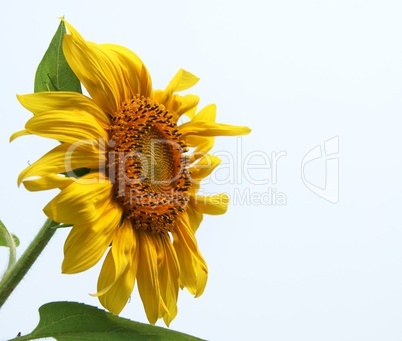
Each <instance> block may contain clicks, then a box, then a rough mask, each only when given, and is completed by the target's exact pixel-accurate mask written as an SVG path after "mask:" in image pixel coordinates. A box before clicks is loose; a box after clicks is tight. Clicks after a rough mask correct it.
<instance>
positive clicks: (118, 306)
mask: <svg viewBox="0 0 402 341" xmlns="http://www.w3.org/2000/svg"><path fill="white" fill-rule="evenodd" d="M138 255H139V252H138V247H137V239H136V236H135V234H134V231H133V228H132V225H131V222H130V221H129V220H127V219H126V220H125V221H124V222H123V224H122V225H121V227H120V228H119V229H118V230H117V231H116V233H115V235H114V237H113V244H112V248H111V250H110V251H109V253H108V255H107V256H106V259H105V262H104V263H103V266H102V270H101V273H100V275H99V279H98V293H97V296H99V301H100V302H101V304H102V305H103V306H104V307H105V308H107V309H108V310H110V311H111V312H112V313H114V314H119V313H120V312H121V311H122V310H123V308H124V306H125V305H126V303H127V301H128V299H129V297H130V295H131V293H132V291H133V288H134V283H135V277H136V275H137V267H138Z"/></svg>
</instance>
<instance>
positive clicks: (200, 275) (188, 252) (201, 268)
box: [172, 213, 208, 297]
mask: <svg viewBox="0 0 402 341" xmlns="http://www.w3.org/2000/svg"><path fill="white" fill-rule="evenodd" d="M172 234H173V240H174V242H173V246H174V249H175V251H176V254H177V258H178V260H179V263H180V281H181V284H182V285H183V286H184V287H186V288H187V289H188V291H189V292H190V293H191V294H193V295H195V297H198V296H200V295H201V294H202V293H203V291H204V289H205V285H206V283H207V278H208V268H207V264H206V263H205V260H204V258H203V257H202V255H201V253H200V251H199V250H198V246H197V241H196V239H195V236H194V233H193V231H192V228H191V224H190V222H189V217H188V215H187V214H186V213H184V214H182V215H181V216H180V217H179V218H178V226H176V228H175V229H174V230H173V232H172Z"/></svg>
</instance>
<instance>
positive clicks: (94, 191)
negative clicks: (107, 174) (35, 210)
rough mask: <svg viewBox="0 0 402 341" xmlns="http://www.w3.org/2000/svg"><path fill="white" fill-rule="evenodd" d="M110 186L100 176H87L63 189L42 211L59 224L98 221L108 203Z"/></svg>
mask: <svg viewBox="0 0 402 341" xmlns="http://www.w3.org/2000/svg"><path fill="white" fill-rule="evenodd" d="M112 186H113V185H112V184H111V183H110V182H109V181H108V180H107V179H104V178H103V175H102V174H98V173H90V174H87V175H85V176H83V177H81V178H79V179H77V180H76V181H75V182H74V183H72V184H71V185H69V186H67V187H66V188H64V189H63V190H62V191H61V192H60V193H59V194H58V195H57V196H56V197H54V198H53V199H52V200H51V201H50V202H49V203H48V204H47V205H46V207H45V208H44V209H43V210H44V212H45V214H46V215H47V216H48V217H49V218H51V219H52V220H54V221H57V222H59V223H65V224H74V223H76V222H77V223H87V224H89V223H91V222H94V221H96V220H97V219H99V217H100V216H101V214H102V210H103V209H104V208H105V206H106V205H108V204H109V203H110V200H111V191H112Z"/></svg>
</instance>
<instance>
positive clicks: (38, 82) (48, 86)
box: [34, 21, 82, 93]
mask: <svg viewBox="0 0 402 341" xmlns="http://www.w3.org/2000/svg"><path fill="white" fill-rule="evenodd" d="M65 33H66V26H65V24H64V21H60V25H59V27H58V28H57V31H56V33H55V35H54V36H53V39H52V41H51V42H50V45H49V47H48V49H47V51H46V53H45V55H44V56H43V58H42V60H41V62H40V63H39V66H38V69H37V70H36V74H35V85H34V91H35V92H40V91H75V92H79V93H82V90H81V84H80V81H79V79H78V78H77V76H76V75H75V74H74V72H73V71H72V70H71V68H70V66H69V65H68V64H67V61H66V58H65V56H64V54H63V48H62V42H63V37H64V34H65Z"/></svg>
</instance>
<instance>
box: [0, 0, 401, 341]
mask: <svg viewBox="0 0 402 341" xmlns="http://www.w3.org/2000/svg"><path fill="white" fill-rule="evenodd" d="M0 13H1V20H0V30H1V32H2V48H1V53H0V70H1V71H0V74H1V79H0V82H1V85H0V87H1V96H0V103H1V105H0V111H1V113H0V114H1V118H2V123H1V125H0V151H1V155H2V165H1V168H0V179H1V180H0V186H1V187H0V188H1V198H0V200H1V205H0V218H1V219H2V220H3V222H4V223H5V224H6V225H7V227H8V228H9V230H10V231H11V232H13V233H15V234H17V235H18V236H19V238H20V239H21V246H20V247H19V248H18V251H19V254H21V252H22V251H23V250H24V249H25V248H26V247H27V245H28V243H29V242H30V241H31V239H32V238H33V237H34V235H35V233H36V231H37V230H38V229H39V227H40V226H41V225H42V223H43V221H44V220H45V216H44V214H43V213H42V208H43V207H44V206H45V204H46V203H47V202H48V201H49V200H50V199H51V198H52V197H53V196H54V195H55V194H56V193H57V191H52V192H46V193H45V192H44V193H30V192H28V191H27V190H25V188H24V187H23V186H22V187H21V188H18V187H17V185H16V179H17V175H18V173H19V172H20V171H21V170H22V169H23V168H24V167H26V166H27V165H28V163H32V162H34V161H35V160H37V159H38V158H39V157H40V156H41V155H42V154H44V153H45V152H46V151H47V150H48V149H49V148H50V147H51V146H53V145H55V143H54V142H52V141H47V140H45V139H42V138H39V137H23V138H20V139H18V140H16V141H15V142H13V143H12V144H10V143H9V142H8V139H9V136H10V135H11V134H12V133H13V132H15V131H17V130H20V129H22V128H23V126H24V124H25V122H26V120H27V119H28V118H29V117H30V113H29V112H28V111H26V110H25V109H23V108H22V107H21V106H20V105H19V103H18V102H17V100H16V98H15V95H16V94H17V93H27V92H32V91H33V79H34V74H35V70H36V67H37V65H38V63H39V61H40V60H41V58H42V56H43V54H44V52H45V50H46V48H47V47H48V44H49V42H50V39H51V37H52V36H53V34H54V32H55V30H56V28H57V26H58V24H59V21H58V19H57V18H58V17H59V16H62V15H65V17H66V18H67V20H69V21H70V22H71V23H72V24H73V25H74V26H75V27H76V28H77V29H78V30H79V31H80V32H81V34H82V35H83V36H84V37H85V38H86V39H87V40H91V41H95V42H98V43H101V42H111V43H117V44H121V45H124V46H126V47H129V48H130V49H132V50H133V51H135V52H136V53H137V54H138V55H139V56H140V57H141V58H142V59H143V61H144V62H145V64H146V65H147V66H148V68H149V70H150V72H151V74H152V77H153V83H154V86H155V88H163V87H165V86H166V84H167V82H168V81H169V80H170V78H171V77H172V76H173V75H174V74H175V73H176V71H177V70H178V69H179V68H180V67H182V68H185V69H187V70H189V71H191V72H192V73H194V74H196V75H198V76H199V77H200V78H201V80H200V82H199V83H198V84H197V85H196V87H194V88H193V89H191V91H190V92H193V93H197V94H199V95H200V96H201V99H202V100H201V105H206V104H208V103H217V107H218V121H220V122H225V123H232V124H239V125H248V126H250V127H251V128H252V129H253V132H252V134H251V135H249V136H246V137H244V138H242V139H237V138H234V137H221V138H218V139H217V143H216V147H215V149H214V151H215V152H216V153H217V154H219V155H221V156H222V159H223V160H224V165H223V166H222V168H221V169H220V170H218V171H217V172H216V173H215V175H214V176H213V177H212V179H211V181H210V182H209V184H207V185H206V186H204V193H213V192H227V193H228V194H229V195H230V196H231V197H232V204H231V206H230V208H229V210H228V212H227V214H225V215H223V216H218V217H210V216H206V217H205V219H204V222H203V224H202V225H201V227H200V229H199V231H198V235H197V236H198V242H199V247H200V249H201V251H202V253H203V254H204V257H205V258H206V260H207V262H208V266H209V282H208V285H207V288H206V290H205V293H204V294H203V295H202V296H201V297H200V298H197V299H194V298H193V297H192V296H191V295H190V294H189V293H188V292H186V291H183V292H181V293H180V296H179V314H178V316H177V317H176V319H175V320H174V321H173V323H172V324H171V328H172V329H175V330H178V331H182V332H186V333H189V334H193V335H196V336H199V337H201V338H204V339H208V340H272V341H293V340H308V341H321V340H328V341H331V340H350V341H356V340H365V341H370V340H401V339H402V210H401V207H402V153H401V148H402V134H401V119H400V117H401V115H402V20H401V16H402V3H401V2H400V1H397V0H395V1H387V0H382V1H379V0H377V1H370V0H365V1H363V0H361V1H358V0H337V1H335V0H334V1H325V0H321V1H319V0H316V1H313V0H293V1H292V0H283V1H271V0H268V1H262V0H260V1H257V0H248V1H234V0H224V1H219V0H218V1H213V0H203V1H184V0H182V1H179V0H169V1H162V0H160V1H136V0H132V1H118V0H116V1H76V0H70V1H50V0H48V1H21V0H20V1H15V2H11V1H9V2H6V1H4V2H2V3H1V5H0ZM325 141H328V142H327V144H326V145H325V148H324V143H325ZM310 151H311V153H310ZM320 152H321V154H320ZM258 164H259V166H258ZM303 164H304V165H303ZM268 166H270V167H268ZM302 170H304V173H303V176H302ZM303 179H304V181H303ZM338 180H339V183H338ZM338 185H339V186H338ZM338 188H339V192H338ZM338 194H339V198H338ZM67 233H68V230H63V231H59V232H58V233H57V235H56V236H55V237H54V239H53V240H52V241H51V243H50V245H49V246H48V247H47V249H46V250H45V252H44V254H43V255H42V257H41V258H40V259H39V261H38V262H37V263H36V264H35V266H34V267H33V268H32V269H31V271H30V272H29V274H28V275H27V276H26V278H25V279H24V281H23V282H22V284H21V285H20V286H19V287H18V288H17V290H16V291H15V292H14V294H13V295H12V297H11V298H10V299H9V301H8V302H7V303H6V304H5V305H4V306H3V308H2V309H1V310H0V340H3V339H7V338H10V337H13V336H15V335H16V334H17V333H18V332H22V333H23V334H26V333H28V332H30V331H31V330H32V329H33V328H34V327H35V326H36V324H37V323H38V313H37V309H38V308H39V307H40V306H41V305H42V304H44V303H47V302H51V301H60V300H70V301H78V302H85V303H87V304H90V305H98V301H97V299H96V298H93V297H91V296H89V293H94V292H95V291H96V281H97V276H98V272H99V269H100V264H99V265H98V266H96V267H95V268H93V269H92V270H90V271H87V272H85V273H82V274H79V275H62V274H61V273H60V267H61V262H62V258H63V253H62V249H63V244H64V240H65V238H66V236H67ZM6 257H7V253H6V250H5V249H2V250H0V259H1V263H0V265H1V266H2V267H4V266H5V263H6ZM122 316H124V317H128V318H130V319H133V320H137V321H142V322H147V320H146V318H145V314H144V310H143V307H142V303H141V302H140V299H139V296H138V292H137V291H136V290H135V291H134V293H133V295H132V299H131V302H130V303H128V304H127V306H126V308H125V309H124V311H123V313H122ZM158 325H162V326H163V324H162V323H158Z"/></svg>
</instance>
